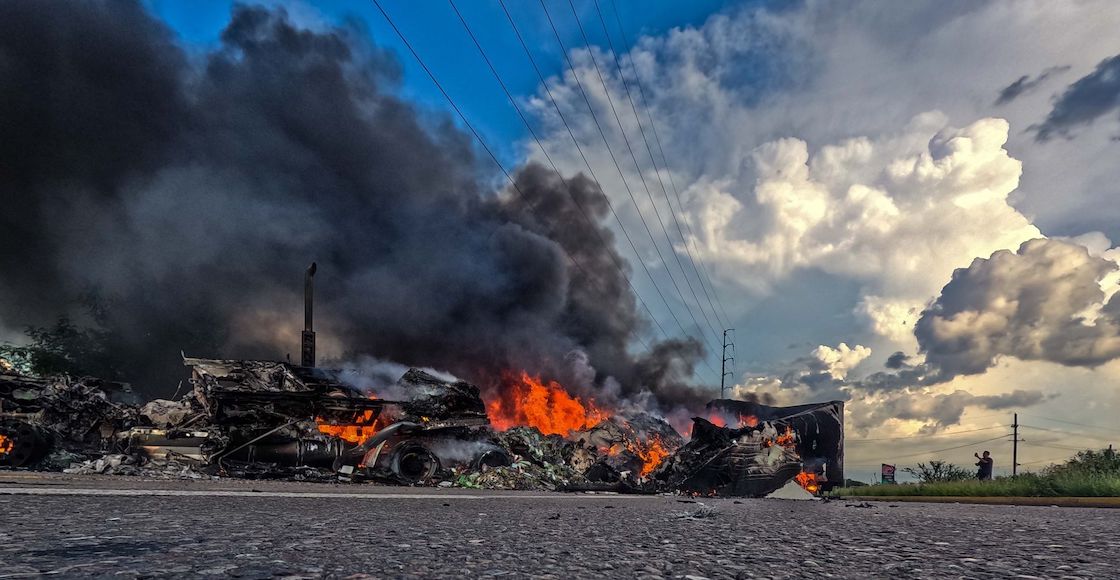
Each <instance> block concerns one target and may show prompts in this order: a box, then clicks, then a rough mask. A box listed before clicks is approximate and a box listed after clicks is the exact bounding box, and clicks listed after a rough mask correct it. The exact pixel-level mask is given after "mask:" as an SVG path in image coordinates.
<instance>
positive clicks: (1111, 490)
mask: <svg viewBox="0 0 1120 580" xmlns="http://www.w3.org/2000/svg"><path fill="white" fill-rule="evenodd" d="M834 493H835V494H836V495H840V496H927V497H928V496H957V497H962V496H963V497H992V496H1005V497H1120V475H1105V474H1077V473H1073V474H1054V475H1046V474H1042V475H1040V474H1035V473H1026V474H1023V475H1018V476H1015V477H1000V478H997V479H995V480H992V481H942V482H936V483H903V484H897V485H868V486H863V487H844V488H839V489H837V490H834Z"/></svg>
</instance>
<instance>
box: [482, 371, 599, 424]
mask: <svg viewBox="0 0 1120 580" xmlns="http://www.w3.org/2000/svg"><path fill="white" fill-rule="evenodd" d="M502 383H503V385H502V389H501V392H500V393H499V394H498V395H497V398H495V399H493V400H491V401H490V402H489V403H487V404H486V412H487V414H488V415H489V416H490V423H491V425H493V426H494V428H495V429H498V430H499V431H505V430H506V429H509V428H511V427H516V426H519V425H528V426H531V427H536V428H537V429H539V430H540V432H541V433H544V434H545V435H568V434H570V433H571V432H572V431H579V430H581V429H588V428H590V427H594V426H595V425H598V424H599V423H601V422H602V421H603V420H605V419H606V418H607V417H608V416H609V415H608V413H606V412H605V411H603V410H602V409H600V408H598V407H596V406H595V404H594V402H592V401H587V402H584V401H583V400H581V399H580V398H579V397H577V396H574V395H571V394H569V393H568V391H566V390H564V387H562V386H561V385H560V383H557V382H556V381H549V382H547V383H545V382H543V381H541V379H540V377H534V376H530V375H529V373H527V372H525V371H521V374H520V376H514V375H513V374H512V373H506V374H504V375H503V377H502Z"/></svg>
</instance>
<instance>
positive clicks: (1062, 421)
mask: <svg viewBox="0 0 1120 580" xmlns="http://www.w3.org/2000/svg"><path fill="white" fill-rule="evenodd" d="M1023 416H1024V417H1030V418H1032V419H1042V420H1044V421H1054V422H1055V423H1065V424H1067V425H1076V426H1078V427H1088V428H1090V429H1101V430H1103V431H1112V432H1114V433H1120V429H1117V428H1116V427H1102V426H1100V425H1089V424H1088V423H1078V422H1076V421H1066V420H1065V419H1055V418H1053V417H1040V416H1038V415H1023Z"/></svg>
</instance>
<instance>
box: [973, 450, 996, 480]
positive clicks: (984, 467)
mask: <svg viewBox="0 0 1120 580" xmlns="http://www.w3.org/2000/svg"><path fill="white" fill-rule="evenodd" d="M972 455H973V457H975V458H976V459H978V460H979V461H977V462H976V466H977V467H979V468H980V469H978V470H976V479H979V480H980V481H991V479H992V467H993V466H994V465H995V460H994V459H992V454H991V453H990V452H988V451H985V452H984V456H983V457H981V456H979V455H977V454H975V453H973V454H972Z"/></svg>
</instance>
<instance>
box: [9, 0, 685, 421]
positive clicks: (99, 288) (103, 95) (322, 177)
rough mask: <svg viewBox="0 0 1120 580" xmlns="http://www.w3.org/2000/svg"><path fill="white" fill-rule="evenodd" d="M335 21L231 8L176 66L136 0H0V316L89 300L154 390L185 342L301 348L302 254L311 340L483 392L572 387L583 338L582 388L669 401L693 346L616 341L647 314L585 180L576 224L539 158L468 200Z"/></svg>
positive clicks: (133, 375) (228, 347)
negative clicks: (532, 375) (636, 351)
mask: <svg viewBox="0 0 1120 580" xmlns="http://www.w3.org/2000/svg"><path fill="white" fill-rule="evenodd" d="M356 26H357V25H347V26H343V27H334V28H329V29H324V30H315V31H311V30H307V29H304V28H301V27H299V26H297V25H295V24H293V23H292V22H291V21H290V20H289V19H288V18H287V15H286V14H285V13H284V12H283V11H282V10H268V9H264V8H259V7H245V6H238V7H235V9H234V12H233V15H232V17H231V20H230V22H229V24H228V26H227V28H226V29H225V31H224V32H223V33H222V35H221V41H220V44H219V45H218V46H217V47H216V48H214V49H213V50H212V51H210V52H208V53H206V54H203V55H200V56H199V57H198V58H197V59H194V60H189V59H188V58H187V57H186V56H185V55H184V53H183V51H182V50H181V49H180V48H179V47H178V46H177V45H176V43H175V40H174V38H173V37H172V36H171V34H170V33H169V31H168V30H167V29H166V28H165V27H164V26H163V25H161V24H160V23H158V22H156V21H155V20H153V19H152V18H151V17H150V16H149V15H148V14H146V13H145V12H144V10H143V9H142V8H141V7H140V6H139V4H137V3H135V2H120V1H113V2H109V1H104V2H98V1H90V2H61V1H57V2H56V1H49V0H48V1H31V0H26V1H9V2H5V3H3V4H0V126H3V127H5V138H4V139H3V140H0V155H2V158H3V159H4V160H5V161H4V163H3V164H2V165H0V193H2V195H3V198H4V199H3V204H2V205H3V207H4V208H5V210H6V211H4V212H2V213H0V236H2V238H0V244H3V247H4V248H5V251H4V252H3V253H2V254H0V272H2V276H0V321H3V322H4V323H6V324H8V325H9V326H13V325H22V324H45V323H47V322H49V321H50V320H51V319H52V318H53V317H55V316H57V315H58V314H59V313H61V312H63V311H65V310H66V309H67V308H69V307H72V306H73V304H74V301H75V299H76V298H78V297H79V296H96V297H97V298H98V302H99V304H100V305H101V306H102V307H104V312H105V316H104V319H103V320H104V322H105V324H106V325H107V327H108V329H109V330H110V331H111V334H112V336H113V337H114V340H115V342H114V347H115V351H116V352H117V353H119V355H120V356H121V357H122V358H123V359H124V360H126V361H127V362H128V365H127V367H126V368H127V369H128V373H129V376H128V377H126V378H130V379H133V380H136V381H139V382H140V383H141V384H142V385H146V386H147V387H148V388H150V389H152V390H159V389H163V388H166V387H170V388H174V381H173V380H171V377H173V376H174V375H175V373H176V372H177V369H178V368H179V361H178V355H179V352H180V350H185V351H187V352H188V353H190V354H198V355H221V356H252V357H268V358H277V357H282V356H283V355H284V353H287V352H292V351H295V350H297V347H298V327H297V324H298V323H299V322H300V319H299V313H300V304H301V297H300V293H301V291H302V286H301V278H302V271H303V268H304V267H305V266H306V264H307V263H308V262H310V261H312V260H316V261H318V263H319V274H318V276H317V278H316V282H317V295H316V299H317V302H318V305H317V312H316V314H317V316H318V320H317V322H318V325H317V326H318V328H317V330H319V331H320V337H321V339H322V342H323V344H324V348H327V347H329V345H331V344H335V345H336V346H337V348H338V349H341V350H343V351H345V352H348V353H354V354H355V355H356V354H363V355H373V356H377V357H380V358H384V359H392V360H395V361H398V362H400V363H403V364H415V365H425V366H430V367H435V368H440V369H446V370H448V371H451V372H453V373H455V374H458V375H459V376H462V377H464V378H468V379H471V380H476V381H479V382H486V380H488V379H490V378H492V377H493V376H495V373H496V372H497V371H498V370H500V369H503V368H508V367H521V368H526V369H528V370H530V371H533V372H540V373H543V374H546V375H551V376H553V377H556V378H561V379H563V378H566V377H572V378H574V377H577V376H582V375H580V369H576V368H574V367H575V366H578V365H574V364H573V360H574V359H573V357H572V356H571V355H572V353H573V352H583V353H586V355H587V357H588V359H587V362H588V363H589V364H590V365H592V366H594V367H595V369H596V370H597V371H598V373H597V374H594V375H593V376H592V377H591V380H592V381H593V382H594V383H596V384H602V383H603V382H604V381H605V380H606V376H607V375H610V376H613V377H616V378H617V379H618V380H619V381H620V382H622V384H623V385H624V386H623V394H628V393H630V392H636V391H638V390H641V389H642V388H650V389H654V391H655V395H657V397H658V400H657V403H658V404H660V405H663V406H671V405H673V404H676V403H677V402H678V401H681V400H687V399H688V398H689V397H690V396H691V394H692V393H694V391H693V390H692V388H691V387H689V386H687V380H688V376H689V375H690V374H691V372H690V371H691V365H692V364H694V363H695V360H696V358H697V357H699V356H700V354H701V353H700V347H699V346H696V345H690V344H689V343H677V342H668V343H664V344H661V345H657V346H656V347H655V348H654V349H653V350H652V351H651V353H649V354H647V355H643V356H641V357H635V356H634V355H632V354H631V353H629V352H628V350H627V347H628V346H629V344H630V341H631V339H632V338H633V337H634V335H635V333H637V332H641V331H642V330H643V323H642V320H641V317H640V316H638V314H637V312H636V309H635V305H634V297H633V295H632V294H631V293H630V290H629V287H628V285H627V283H626V281H625V279H624V278H623V277H622V274H621V273H620V272H619V270H618V269H617V268H616V265H615V260H616V259H617V260H618V262H619V263H622V264H623V267H624V268H625V267H626V266H625V263H624V262H622V260H621V258H619V257H618V256H617V254H610V253H608V252H614V250H613V247H612V248H610V249H608V250H607V251H604V248H603V245H602V242H601V241H600V237H602V238H605V239H606V240H607V242H608V244H610V243H611V242H612V241H613V239H612V238H611V233H610V231H609V230H607V229H606V228H604V227H603V226H602V225H600V221H601V220H602V218H603V217H604V213H605V203H606V201H605V198H604V196H603V194H602V192H601V191H600V190H599V188H598V186H597V185H596V184H594V183H592V182H590V181H589V180H587V179H584V178H582V177H575V178H573V179H571V180H570V185H571V191H570V195H571V196H574V197H575V198H576V199H578V200H580V202H581V203H582V204H583V205H584V206H585V208H586V209H587V211H588V212H589V214H590V215H591V217H592V220H593V221H594V222H595V223H588V222H587V221H586V220H585V219H584V218H583V217H582V216H581V215H579V209H578V208H577V207H576V206H575V204H573V203H572V201H571V198H570V197H569V192H568V191H566V188H565V185H564V184H563V183H561V182H560V180H559V179H557V178H556V177H555V175H554V174H551V173H549V172H547V171H545V170H544V169H542V168H540V167H537V166H528V167H525V168H523V169H522V170H521V171H519V172H518V173H517V175H516V179H517V180H518V183H519V186H520V187H521V189H522V191H523V193H524V194H525V199H522V198H521V197H519V196H518V195H516V194H515V193H514V192H512V191H505V192H499V193H495V192H492V191H489V190H488V188H487V187H485V186H483V185H481V184H482V183H486V182H487V178H488V177H489V175H488V174H487V173H486V171H487V170H488V168H485V169H484V166H482V165H480V163H479V162H478V161H477V160H476V158H475V155H474V151H473V145H472V143H471V141H470V139H469V137H468V136H466V135H465V134H464V133H462V132H460V131H459V130H457V129H456V128H455V127H454V126H453V124H452V123H451V122H450V120H449V118H447V117H446V116H444V115H440V114H433V113H432V112H430V111H424V110H419V109H417V108H416V106H415V105H413V104H411V103H409V102H407V101H404V100H402V99H401V98H399V97H397V96H396V94H395V89H396V84H397V82H398V80H399V77H400V67H399V65H398V63H397V62H396V60H395V59H394V58H393V57H392V56H391V55H389V54H388V53H386V52H384V51H382V50H381V49H379V48H377V47H376V46H375V45H373V44H372V43H371V42H370V41H369V40H368V38H369V34H368V32H367V31H364V30H361V29H359V28H357V27H356ZM526 202H528V204H530V205H531V206H532V207H533V208H534V211H529V210H528V209H527V207H526V205H525V204H526ZM566 253H567V254H570V255H571V256H573V257H574V258H575V259H576V260H577V261H578V262H579V264H580V266H581V267H575V266H573V265H572V264H571V263H570V262H569V258H568V256H567V255H566ZM576 358H577V359H578V357H576ZM585 366H586V365H585ZM584 370H586V369H584ZM639 380H640V381H642V384H638V383H637V382H635V381H639Z"/></svg>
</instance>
